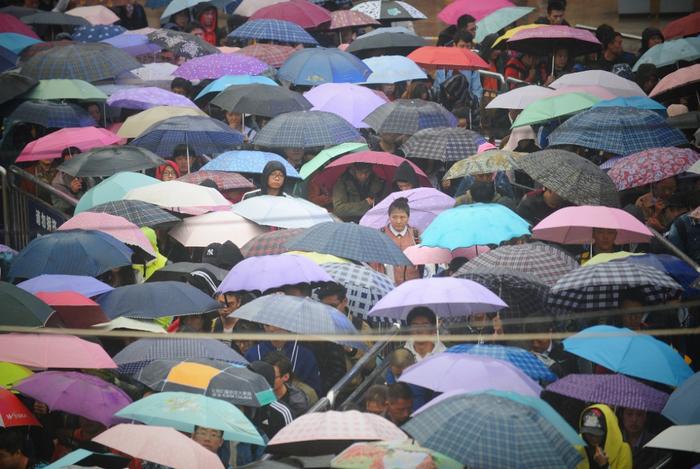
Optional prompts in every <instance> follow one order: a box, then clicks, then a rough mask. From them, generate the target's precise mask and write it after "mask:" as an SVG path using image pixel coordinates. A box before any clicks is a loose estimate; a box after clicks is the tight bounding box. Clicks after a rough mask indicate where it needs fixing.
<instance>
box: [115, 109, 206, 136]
mask: <svg viewBox="0 0 700 469" xmlns="http://www.w3.org/2000/svg"><path fill="white" fill-rule="evenodd" d="M175 116H206V114H205V113H204V112H202V111H200V110H199V109H195V108H191V107H185V106H155V107H152V108H150V109H146V110H145V111H141V112H139V113H138V114H134V115H132V116H129V117H127V118H126V120H125V121H124V123H123V124H122V126H121V127H119V130H118V131H117V135H118V136H119V137H122V138H136V137H138V136H139V135H141V134H142V133H143V132H144V131H145V130H146V129H147V128H149V127H150V126H152V125H153V124H155V123H157V122H160V121H163V120H165V119H168V118H170V117H175Z"/></svg>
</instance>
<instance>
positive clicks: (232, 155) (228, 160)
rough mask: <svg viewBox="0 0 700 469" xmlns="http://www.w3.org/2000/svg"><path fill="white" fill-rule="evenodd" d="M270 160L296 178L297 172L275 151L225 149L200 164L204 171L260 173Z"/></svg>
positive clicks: (288, 175)
mask: <svg viewBox="0 0 700 469" xmlns="http://www.w3.org/2000/svg"><path fill="white" fill-rule="evenodd" d="M270 161H279V162H280V163H282V164H283V165H284V168H285V170H286V172H287V177H288V178H298V177H299V173H297V170H296V169H294V167H293V166H292V165H290V164H289V163H288V162H287V160H285V159H284V158H282V157H281V156H280V155H278V154H276V153H270V152H265V151H253V150H234V151H227V152H225V153H222V154H220V155H218V156H217V157H216V158H214V159H213V160H211V161H210V162H208V163H207V164H205V165H204V166H202V170H204V171H227V172H236V173H248V174H262V172H263V169H265V165H266V164H267V163H269V162H270Z"/></svg>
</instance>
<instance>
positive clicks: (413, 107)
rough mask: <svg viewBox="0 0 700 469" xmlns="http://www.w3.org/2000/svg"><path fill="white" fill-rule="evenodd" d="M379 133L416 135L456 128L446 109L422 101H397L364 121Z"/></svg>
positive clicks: (384, 105) (375, 111)
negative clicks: (434, 128) (440, 128)
mask: <svg viewBox="0 0 700 469" xmlns="http://www.w3.org/2000/svg"><path fill="white" fill-rule="evenodd" d="M364 121H365V122H366V123H367V124H369V125H370V127H372V129H374V130H375V131H376V132H378V133H395V134H409V135H410V134H415V133H416V132H418V131H419V130H421V129H427V128H429V127H456V125H457V119H456V118H455V117H454V116H453V115H452V114H451V113H450V112H449V111H448V110H447V109H445V108H444V107H442V106H441V105H439V104H438V103H434V102H431V101H423V100H421V99H397V100H396V101H392V102H390V103H386V104H383V105H381V106H379V107H378V108H377V109H375V110H374V111H372V113H370V114H369V115H368V116H367V117H366V118H365V120H364Z"/></svg>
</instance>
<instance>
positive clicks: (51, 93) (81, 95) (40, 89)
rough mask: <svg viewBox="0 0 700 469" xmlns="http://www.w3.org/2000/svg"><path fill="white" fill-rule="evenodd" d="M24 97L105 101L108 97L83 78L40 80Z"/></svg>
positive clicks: (49, 99)
mask: <svg viewBox="0 0 700 469" xmlns="http://www.w3.org/2000/svg"><path fill="white" fill-rule="evenodd" d="M23 98H24V99H34V100H39V99H42V100H46V101H51V100H58V99H80V100H85V101H103V100H105V99H107V95H106V94H104V93H103V92H102V91H100V90H99V89H98V88H97V87H95V86H93V85H91V84H90V83H88V82H86V81H83V80H69V79H53V80H39V84H38V85H37V86H36V87H35V88H33V89H32V90H31V91H29V92H28V93H27V94H25V95H24V96H23Z"/></svg>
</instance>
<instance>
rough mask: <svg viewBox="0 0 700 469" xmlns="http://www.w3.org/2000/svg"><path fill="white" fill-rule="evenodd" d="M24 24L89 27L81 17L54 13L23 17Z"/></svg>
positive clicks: (88, 23) (43, 12) (45, 12)
mask: <svg viewBox="0 0 700 469" xmlns="http://www.w3.org/2000/svg"><path fill="white" fill-rule="evenodd" d="M21 19H22V21H23V22H24V23H26V24H46V25H55V26H90V22H89V21H88V20H86V19H85V18H83V17H80V16H73V15H66V14H65V13H59V12H56V11H40V12H38V13H34V14H33V15H27V16H23V17H22V18H21Z"/></svg>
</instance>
